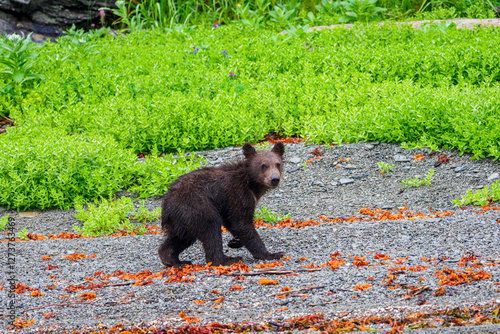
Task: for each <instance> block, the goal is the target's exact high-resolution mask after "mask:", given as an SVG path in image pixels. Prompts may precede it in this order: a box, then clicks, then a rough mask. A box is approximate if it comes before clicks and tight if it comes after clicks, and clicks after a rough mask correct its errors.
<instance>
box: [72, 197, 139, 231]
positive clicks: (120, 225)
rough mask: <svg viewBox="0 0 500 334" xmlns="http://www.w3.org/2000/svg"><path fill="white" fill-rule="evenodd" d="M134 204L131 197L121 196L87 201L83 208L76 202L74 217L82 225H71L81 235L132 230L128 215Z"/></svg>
mask: <svg viewBox="0 0 500 334" xmlns="http://www.w3.org/2000/svg"><path fill="white" fill-rule="evenodd" d="M133 208H134V205H133V201H132V199H131V198H128V197H122V198H120V199H118V200H116V201H115V200H113V199H112V198H109V199H103V200H102V201H101V202H98V201H96V202H95V204H93V203H88V208H87V209H85V208H84V207H83V205H82V204H77V205H76V206H75V209H76V211H77V213H76V215H75V218H76V219H78V220H81V221H83V226H82V227H79V226H76V225H73V229H74V230H75V231H77V232H78V233H81V234H83V235H91V236H99V235H103V234H104V235H106V234H112V233H115V232H117V231H119V230H126V231H128V232H132V231H133V228H134V226H133V224H132V223H131V222H130V220H129V219H128V215H129V213H130V212H132V211H133Z"/></svg>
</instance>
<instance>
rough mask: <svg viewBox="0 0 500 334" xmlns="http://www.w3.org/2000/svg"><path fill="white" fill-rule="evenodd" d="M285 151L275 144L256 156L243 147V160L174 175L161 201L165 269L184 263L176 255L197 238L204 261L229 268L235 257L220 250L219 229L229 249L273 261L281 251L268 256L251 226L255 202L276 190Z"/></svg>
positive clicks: (254, 151)
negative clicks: (228, 238)
mask: <svg viewBox="0 0 500 334" xmlns="http://www.w3.org/2000/svg"><path fill="white" fill-rule="evenodd" d="M284 152H285V147H284V146H283V143H281V142H278V143H277V144H276V145H274V147H273V149H272V150H271V151H269V152H260V151H259V152H257V151H256V150H255V148H254V147H253V146H252V145H251V144H248V143H246V144H245V145H243V153H244V155H245V159H243V160H241V161H239V162H236V163H233V164H228V165H224V166H220V167H205V168H202V169H199V170H195V171H192V172H190V173H188V174H185V175H182V176H180V177H179V178H178V179H177V180H176V181H175V182H173V183H172V184H171V185H170V188H169V190H168V192H167V193H166V194H165V197H164V198H163V203H162V214H161V219H162V222H161V225H162V228H163V229H164V230H165V232H166V235H167V237H166V239H165V241H164V242H163V244H162V245H161V246H160V248H159V249H158V254H159V255H160V259H161V262H163V264H164V265H166V266H180V265H182V264H190V262H189V261H180V260H179V254H180V253H181V252H182V251H184V250H185V249H186V248H188V247H189V246H191V245H192V244H193V243H194V242H195V241H196V239H198V240H200V241H201V242H202V244H203V248H204V250H205V258H206V260H207V263H208V262H211V263H212V265H214V266H218V265H230V264H233V263H236V262H238V261H240V260H241V257H229V256H226V255H224V252H223V250H222V231H221V227H222V226H224V227H225V228H226V229H227V230H228V231H229V232H231V234H232V235H233V236H234V239H233V240H231V241H230V242H229V244H228V246H229V247H232V248H240V247H243V246H245V247H246V248H247V249H248V250H249V251H250V253H251V254H252V255H253V257H254V258H256V259H261V260H274V259H279V258H281V257H282V256H283V254H284V253H283V252H279V253H270V252H269V251H268V250H267V249H266V246H265V245H264V243H263V242H262V240H261V238H260V236H259V234H258V233H257V230H256V229H255V227H254V211H255V206H256V204H257V201H258V200H259V199H260V198H261V197H262V195H264V194H265V193H266V191H268V190H269V189H274V188H276V187H278V185H279V184H280V179H281V172H282V163H283V153H284Z"/></svg>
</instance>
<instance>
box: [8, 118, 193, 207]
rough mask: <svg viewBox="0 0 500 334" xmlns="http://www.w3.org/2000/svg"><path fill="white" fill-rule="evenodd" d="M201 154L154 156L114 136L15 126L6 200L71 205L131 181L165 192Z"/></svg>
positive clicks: (146, 190)
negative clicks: (122, 143) (142, 153)
mask: <svg viewBox="0 0 500 334" xmlns="http://www.w3.org/2000/svg"><path fill="white" fill-rule="evenodd" d="M200 162H201V160H199V159H195V158H194V157H192V158H191V160H189V161H188V160H187V159H186V158H184V157H181V158H179V159H175V158H173V157H172V156H170V158H168V159H165V158H163V157H160V158H157V157H148V158H147V159H145V161H144V162H142V163H141V162H139V161H138V159H137V155H136V154H134V153H133V152H132V151H131V150H129V149H124V148H122V147H120V145H119V144H118V143H117V142H116V141H115V140H114V139H112V138H110V137H109V136H106V137H104V136H96V135H94V136H92V137H90V136H88V135H87V134H73V135H68V134H66V133H65V132H64V131H63V130H62V129H60V128H48V127H40V128H37V129H32V128H27V127H21V128H12V129H10V130H9V132H8V134H6V135H5V134H4V135H2V136H1V137H0V205H4V206H7V207H8V208H10V207H14V208H20V209H26V208H31V207H38V208H40V209H47V208H51V207H57V208H64V209H67V208H69V207H71V206H73V205H75V204H76V203H83V202H85V201H89V200H94V199H96V198H102V197H107V196H110V195H112V194H114V193H116V192H117V191H119V190H122V189H127V188H129V187H130V190H131V191H137V192H138V194H139V195H140V196H142V197H147V196H153V195H162V194H164V193H165V192H166V190H167V188H168V184H169V183H171V182H172V181H173V180H175V178H177V177H178V176H179V175H181V174H184V173H186V172H188V171H190V170H192V169H196V168H198V167H199V166H200Z"/></svg>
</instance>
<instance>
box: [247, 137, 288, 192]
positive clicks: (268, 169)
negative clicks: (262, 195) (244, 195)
mask: <svg viewBox="0 0 500 334" xmlns="http://www.w3.org/2000/svg"><path fill="white" fill-rule="evenodd" d="M284 153H285V146H284V145H283V143H282V142H278V143H276V144H275V145H274V147H273V149H272V150H271V151H256V150H255V148H254V147H253V146H252V145H251V144H249V143H246V144H245V145H243V154H244V155H245V159H246V160H247V166H248V167H249V172H250V175H251V177H252V179H253V180H254V181H255V182H257V183H258V184H260V185H262V186H264V187H266V188H269V189H273V188H276V187H277V186H279V184H280V181H281V172H282V170H283V167H282V165H283V154H284Z"/></svg>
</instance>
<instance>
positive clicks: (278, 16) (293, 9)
mask: <svg viewBox="0 0 500 334" xmlns="http://www.w3.org/2000/svg"><path fill="white" fill-rule="evenodd" d="M298 7H299V3H296V4H294V5H288V6H287V5H285V4H278V5H276V6H274V8H273V9H272V10H271V11H269V16H270V18H271V19H270V22H272V23H274V24H277V25H279V26H285V25H286V24H288V23H291V22H293V21H296V20H298V19H299V18H298V17H297V14H298Z"/></svg>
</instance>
